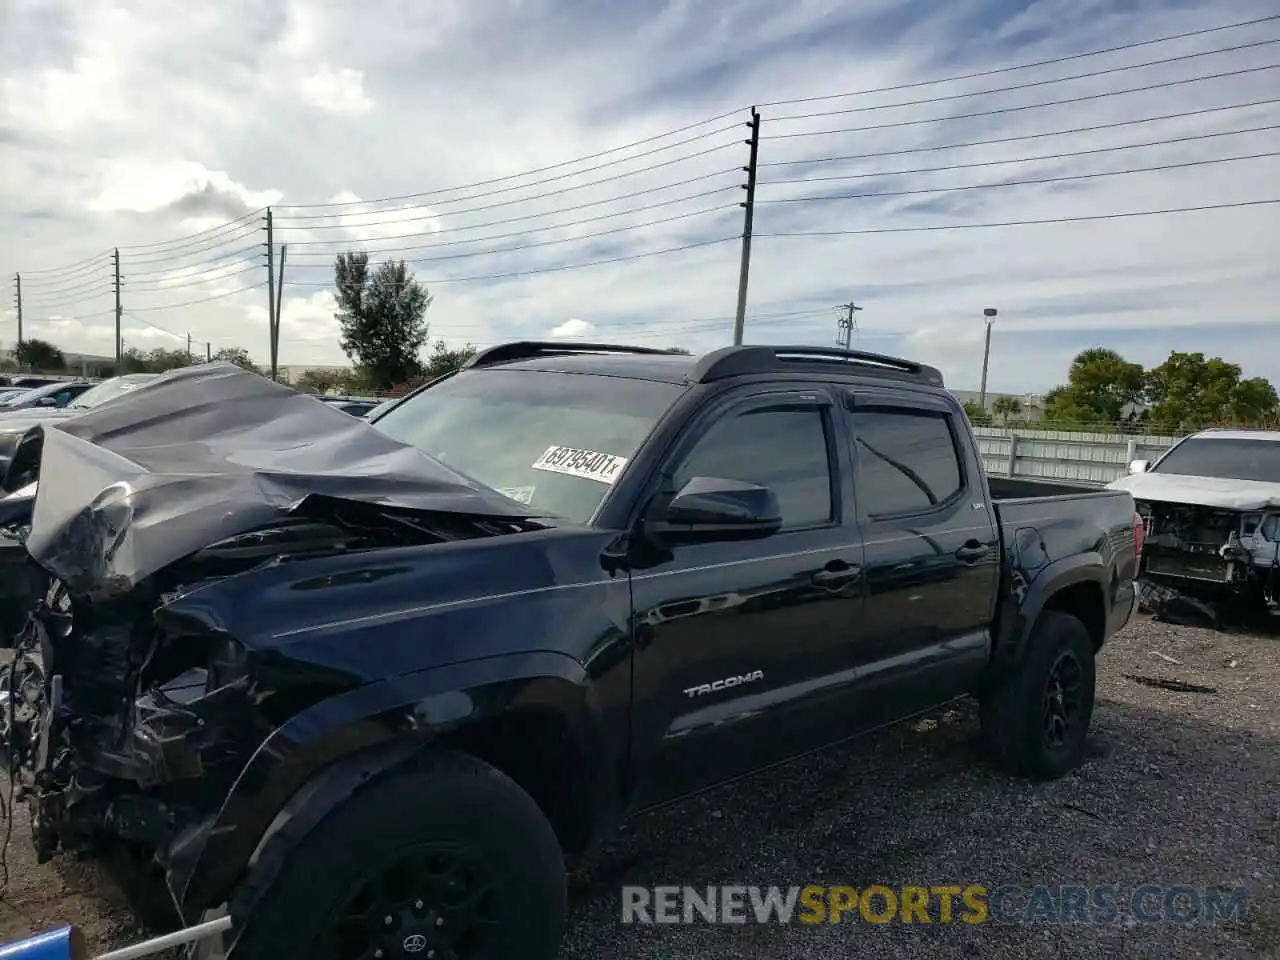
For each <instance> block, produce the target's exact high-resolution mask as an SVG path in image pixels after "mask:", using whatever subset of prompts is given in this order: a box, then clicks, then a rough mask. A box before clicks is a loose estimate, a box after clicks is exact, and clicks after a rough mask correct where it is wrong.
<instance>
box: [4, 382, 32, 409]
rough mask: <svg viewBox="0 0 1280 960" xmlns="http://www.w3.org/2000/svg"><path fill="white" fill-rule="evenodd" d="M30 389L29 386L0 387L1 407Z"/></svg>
mask: <svg viewBox="0 0 1280 960" xmlns="http://www.w3.org/2000/svg"><path fill="white" fill-rule="evenodd" d="M29 389H30V388H29V387H5V388H4V389H0V407H2V406H4V405H5V404H6V403H8V402H9V401H10V400H12V399H14V398H15V397H17V396H19V395H20V394H23V393H26V392H27V390H29Z"/></svg>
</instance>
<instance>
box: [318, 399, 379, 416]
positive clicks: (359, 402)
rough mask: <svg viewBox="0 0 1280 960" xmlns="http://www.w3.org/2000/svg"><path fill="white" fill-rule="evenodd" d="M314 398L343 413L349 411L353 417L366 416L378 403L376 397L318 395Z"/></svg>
mask: <svg viewBox="0 0 1280 960" xmlns="http://www.w3.org/2000/svg"><path fill="white" fill-rule="evenodd" d="M316 399H318V400H322V401H324V402H325V403H328V404H331V405H332V406H335V407H337V408H338V409H339V410H341V411H342V412H343V413H349V414H351V416H353V417H367V416H368V415H369V414H370V413H371V412H372V411H373V410H374V409H375V408H377V407H378V406H379V405H380V404H379V402H378V401H377V400H376V399H371V398H369V397H326V396H319V397H317V398H316Z"/></svg>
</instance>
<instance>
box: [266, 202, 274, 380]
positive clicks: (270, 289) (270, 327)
mask: <svg viewBox="0 0 1280 960" xmlns="http://www.w3.org/2000/svg"><path fill="white" fill-rule="evenodd" d="M267 342H268V344H269V345H270V348H271V379H272V380H274V379H275V378H276V236H275V230H274V228H273V227H272V223H271V208H270V207H267Z"/></svg>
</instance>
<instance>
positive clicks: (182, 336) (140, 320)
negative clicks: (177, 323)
mask: <svg viewBox="0 0 1280 960" xmlns="http://www.w3.org/2000/svg"><path fill="white" fill-rule="evenodd" d="M122 312H123V315H124V316H126V317H128V318H129V319H130V320H133V321H134V322H135V323H140V324H142V325H143V326H144V327H150V328H151V329H152V330H158V331H159V332H160V333H167V334H168V335H169V336H171V337H173V338H174V339H175V340H191V341H194V342H195V343H200V344H204V345H205V346H212V342H211V341H209V340H201V339H200V338H199V337H195V336H192V335H191V334H189V333H174V332H173V331H172V330H170V329H168V328H167V327H162V326H160V325H159V324H158V323H152V322H151V321H150V320H144V319H143V318H142V317H135V316H134V315H133V314H132V313H131V312H130V311H128V310H125V311H122Z"/></svg>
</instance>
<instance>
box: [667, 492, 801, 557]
mask: <svg viewBox="0 0 1280 960" xmlns="http://www.w3.org/2000/svg"><path fill="white" fill-rule="evenodd" d="M781 527H782V513H781V511H780V510H779V508H778V498H777V496H776V495H775V494H774V492H773V491H772V490H770V489H769V488H768V487H762V486H759V485H758V484H754V483H745V482H743V481H741V480H727V479H725V478H723V477H694V478H693V479H691V480H690V481H689V482H688V483H686V484H685V485H684V486H683V487H681V488H680V491H679V492H678V493H677V494H676V495H675V496H674V497H672V498H671V501H670V503H668V504H667V508H666V511H665V513H664V514H663V515H662V516H661V517H660V518H656V519H653V520H650V521H648V522H647V523H646V524H645V532H646V534H648V535H650V536H652V537H653V538H654V539H655V540H657V541H659V542H661V543H663V544H669V545H674V544H680V543H717V542H726V541H734V540H759V539H761V538H763V537H768V536H771V535H772V534H775V533H777V532H778V530H779V529H780V528H781Z"/></svg>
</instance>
